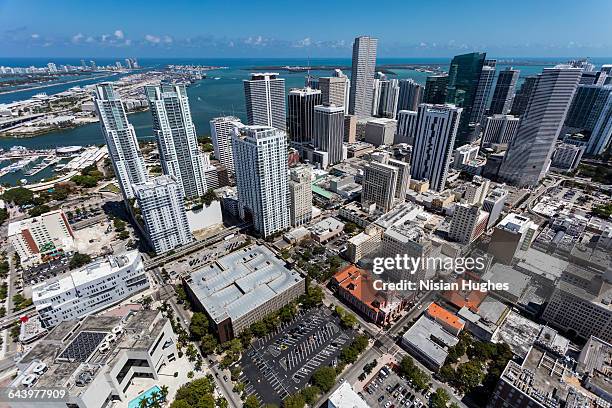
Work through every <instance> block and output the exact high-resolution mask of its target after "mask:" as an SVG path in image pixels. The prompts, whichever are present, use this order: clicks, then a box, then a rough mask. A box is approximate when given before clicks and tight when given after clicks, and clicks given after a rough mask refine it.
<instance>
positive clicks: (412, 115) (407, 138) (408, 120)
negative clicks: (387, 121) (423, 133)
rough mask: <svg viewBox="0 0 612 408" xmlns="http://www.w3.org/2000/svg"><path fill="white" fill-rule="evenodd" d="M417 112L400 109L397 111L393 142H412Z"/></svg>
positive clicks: (411, 143)
mask: <svg viewBox="0 0 612 408" xmlns="http://www.w3.org/2000/svg"><path fill="white" fill-rule="evenodd" d="M416 122H417V112H416V111H410V110H400V111H399V112H397V133H396V134H395V139H394V141H393V143H394V144H399V143H407V144H409V145H410V146H412V145H413V144H414V131H415V129H416Z"/></svg>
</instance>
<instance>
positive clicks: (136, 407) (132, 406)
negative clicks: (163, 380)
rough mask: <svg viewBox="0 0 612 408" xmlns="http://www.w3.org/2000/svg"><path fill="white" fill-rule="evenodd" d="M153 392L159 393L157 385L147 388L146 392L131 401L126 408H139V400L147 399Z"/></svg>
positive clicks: (159, 389)
mask: <svg viewBox="0 0 612 408" xmlns="http://www.w3.org/2000/svg"><path fill="white" fill-rule="evenodd" d="M155 391H157V392H158V393H159V392H160V391H161V388H159V386H157V385H155V386H153V387H151V388H149V389H148V390H146V391H145V392H143V393H142V394H140V395H139V396H137V397H136V398H134V399H133V400H131V401H130V403H129V404H128V408H139V404H140V400H141V399H143V398H149V397H150V396H151V394H153V393H154V392H155Z"/></svg>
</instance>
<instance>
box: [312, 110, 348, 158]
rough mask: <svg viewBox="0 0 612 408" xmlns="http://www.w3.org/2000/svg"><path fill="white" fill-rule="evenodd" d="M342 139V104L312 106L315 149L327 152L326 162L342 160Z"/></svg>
mask: <svg viewBox="0 0 612 408" xmlns="http://www.w3.org/2000/svg"><path fill="white" fill-rule="evenodd" d="M343 141H344V108H343V107H342V106H333V105H319V106H316V107H315V108H314V140H313V144H314V147H315V149H317V150H320V151H323V152H327V155H328V156H327V158H328V164H329V165H330V166H333V165H334V164H338V163H340V162H341V161H342V146H343Z"/></svg>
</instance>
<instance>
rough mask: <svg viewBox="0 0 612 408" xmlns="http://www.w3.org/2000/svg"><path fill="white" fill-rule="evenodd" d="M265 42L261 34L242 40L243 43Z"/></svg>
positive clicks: (260, 43) (261, 43)
mask: <svg viewBox="0 0 612 408" xmlns="http://www.w3.org/2000/svg"><path fill="white" fill-rule="evenodd" d="M265 42H266V40H265V39H264V38H263V37H262V36H261V35H258V36H257V37H249V38H247V39H246V40H244V43H245V44H251V45H266V44H265Z"/></svg>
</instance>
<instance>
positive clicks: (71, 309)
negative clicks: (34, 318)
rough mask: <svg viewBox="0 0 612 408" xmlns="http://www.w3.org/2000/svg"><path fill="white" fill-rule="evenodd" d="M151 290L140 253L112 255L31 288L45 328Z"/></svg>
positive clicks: (130, 252)
mask: <svg viewBox="0 0 612 408" xmlns="http://www.w3.org/2000/svg"><path fill="white" fill-rule="evenodd" d="M148 287H149V281H148V279H147V275H146V273H145V269H144V266H143V263H142V258H141V256H140V253H138V251H129V252H126V253H125V254H122V255H118V256H109V257H107V258H104V259H100V260H98V261H95V262H92V263H90V264H89V265H87V266H85V267H83V268H82V269H79V270H77V271H74V272H72V273H70V274H69V275H66V276H64V277H62V278H60V279H56V280H48V281H45V282H42V283H39V284H37V285H35V286H33V287H32V302H34V306H35V307H36V311H37V312H38V314H39V316H40V320H41V322H42V324H43V326H44V327H53V326H55V325H57V324H58V323H60V322H63V321H64V320H71V319H77V318H80V317H83V316H87V315H89V314H92V313H95V312H99V311H100V310H104V309H106V308H107V307H109V306H111V305H114V304H116V303H119V302H120V301H122V300H124V299H126V298H128V297H130V296H132V295H133V294H135V293H137V292H139V291H141V290H143V289H145V288H148Z"/></svg>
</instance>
